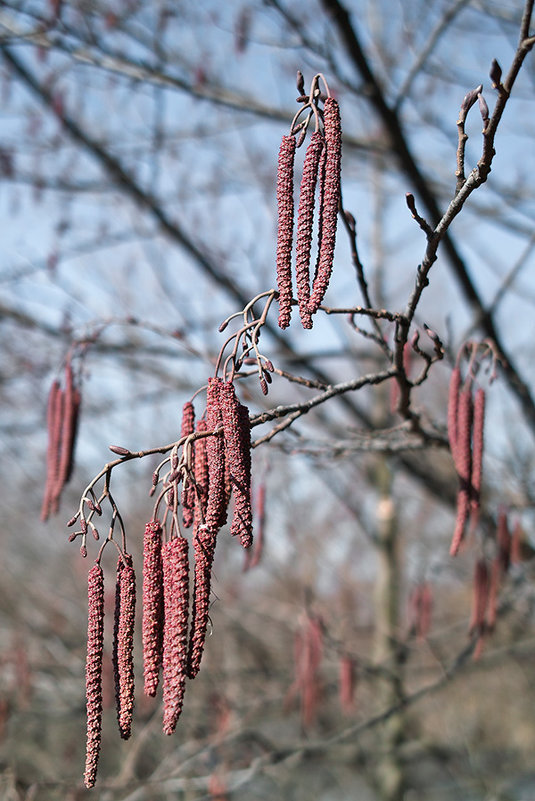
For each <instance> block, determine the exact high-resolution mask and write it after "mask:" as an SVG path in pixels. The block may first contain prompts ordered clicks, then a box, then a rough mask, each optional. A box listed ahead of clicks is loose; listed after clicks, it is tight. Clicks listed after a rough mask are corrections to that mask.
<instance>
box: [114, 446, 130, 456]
mask: <svg viewBox="0 0 535 801" xmlns="http://www.w3.org/2000/svg"><path fill="white" fill-rule="evenodd" d="M109 449H110V451H111V452H112V453H116V454H117V456H130V454H131V451H129V450H128V448H122V447H121V446H120V445H110V446H109Z"/></svg>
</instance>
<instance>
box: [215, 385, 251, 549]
mask: <svg viewBox="0 0 535 801" xmlns="http://www.w3.org/2000/svg"><path fill="white" fill-rule="evenodd" d="M220 391H221V411H222V416H223V431H224V439H225V462H226V464H228V466H229V473H230V485H231V489H232V493H233V495H234V513H233V516H232V523H231V526H230V533H231V534H232V535H233V536H239V538H240V542H241V544H242V545H243V547H244V548H248V547H249V546H250V545H251V544H252V541H253V510H252V506H251V429H250V424H249V412H248V410H247V408H246V407H245V406H242V404H241V403H240V402H239V400H238V398H237V397H236V392H235V390H234V384H232V383H229V382H226V381H225V382H223V383H222V384H221V390H220Z"/></svg>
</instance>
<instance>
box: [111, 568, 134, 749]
mask: <svg viewBox="0 0 535 801" xmlns="http://www.w3.org/2000/svg"><path fill="white" fill-rule="evenodd" d="M135 616H136V574H135V572H134V568H133V567H132V557H131V556H130V554H124V557H123V556H119V560H118V562H117V584H116V589H115V620H114V642H113V663H114V673H115V698H116V705H117V722H118V724H119V733H120V735H121V737H122V738H123V740H128V738H129V737H130V735H131V733H132V715H133V711H134V658H133V649H134V623H135Z"/></svg>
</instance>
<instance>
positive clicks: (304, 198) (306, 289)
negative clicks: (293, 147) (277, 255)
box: [295, 131, 324, 328]
mask: <svg viewBox="0 0 535 801" xmlns="http://www.w3.org/2000/svg"><path fill="white" fill-rule="evenodd" d="M323 147H324V139H323V134H321V133H320V132H319V131H315V132H314V133H313V134H312V136H311V139H310V143H309V145H308V147H307V151H306V154H305V160H304V163H303V177H302V179H301V190H300V193H299V210H298V212H297V244H296V260H295V272H296V283H297V300H298V302H299V314H300V316H301V323H302V324H303V328H312V319H311V315H310V311H309V308H308V303H309V299H310V248H311V245H312V229H313V225H314V202H315V194H316V183H317V180H318V172H319V166H320V158H321V153H322V150H323Z"/></svg>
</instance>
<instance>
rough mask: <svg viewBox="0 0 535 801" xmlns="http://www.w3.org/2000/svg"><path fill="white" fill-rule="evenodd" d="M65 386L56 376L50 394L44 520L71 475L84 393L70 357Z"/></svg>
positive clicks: (52, 510)
mask: <svg viewBox="0 0 535 801" xmlns="http://www.w3.org/2000/svg"><path fill="white" fill-rule="evenodd" d="M64 384H65V385H64V387H63V388H62V387H61V384H60V382H59V381H58V380H57V379H56V380H55V381H54V382H53V384H52V386H51V387H50V392H49V393H48V404H47V412H46V421H47V430H48V447H47V454H46V484H45V494H44V497H43V504H42V507H41V520H43V521H45V520H48V518H49V516H50V515H51V514H56V512H57V511H58V509H59V501H60V497H61V492H62V490H63V487H64V486H65V484H66V483H67V482H68V480H69V479H70V477H71V473H72V468H73V455H74V446H75V444H76V432H77V429H78V418H79V411H80V401H81V395H80V390H79V388H78V387H77V386H76V383H75V377H74V373H73V369H72V364H71V359H70V358H68V359H67V362H66V365H65V376H64Z"/></svg>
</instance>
